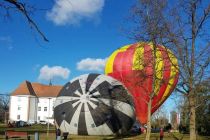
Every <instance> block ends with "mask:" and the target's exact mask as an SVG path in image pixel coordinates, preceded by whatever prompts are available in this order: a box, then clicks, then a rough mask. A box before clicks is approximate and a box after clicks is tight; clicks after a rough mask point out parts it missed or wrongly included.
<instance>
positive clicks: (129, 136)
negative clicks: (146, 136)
mask: <svg viewBox="0 0 210 140" xmlns="http://www.w3.org/2000/svg"><path fill="white" fill-rule="evenodd" d="M135 136H139V134H132V135H122V136H116V137H114V138H104V139H103V140H121V139H123V138H132V137H135Z"/></svg>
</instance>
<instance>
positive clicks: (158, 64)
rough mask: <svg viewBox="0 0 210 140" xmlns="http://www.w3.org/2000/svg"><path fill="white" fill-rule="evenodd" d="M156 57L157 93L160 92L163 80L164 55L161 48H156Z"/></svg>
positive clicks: (155, 90)
mask: <svg viewBox="0 0 210 140" xmlns="http://www.w3.org/2000/svg"><path fill="white" fill-rule="evenodd" d="M155 53H156V59H155V89H154V92H155V94H156V95H157V94H158V93H159V90H160V87H161V83H162V80H163V68H164V63H163V57H162V53H161V51H160V49H159V48H157V49H156V52H155Z"/></svg>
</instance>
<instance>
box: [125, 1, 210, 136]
mask: <svg viewBox="0 0 210 140" xmlns="http://www.w3.org/2000/svg"><path fill="white" fill-rule="evenodd" d="M132 16H133V17H132V20H131V21H132V23H133V25H134V26H133V30H131V31H130V33H129V34H130V37H131V38H133V39H135V40H137V41H152V42H154V43H155V44H163V45H164V46H167V47H169V48H170V49H172V50H173V52H174V53H175V54H176V56H177V57H178V59H179V67H180V69H179V72H180V80H179V84H178V86H177V88H176V90H177V91H178V92H180V93H182V94H183V95H184V96H186V98H187V100H188V102H189V104H188V106H189V112H190V117H189V118H190V140H195V139H196V126H195V125H196V121H195V119H196V115H195V111H196V98H197V89H198V88H199V86H200V85H201V81H203V80H204V79H207V78H208V77H209V75H208V72H209V70H210V68H209V63H210V56H209V53H210V36H209V32H208V30H207V29H208V28H209V17H210V3H209V2H208V1H200V0H191V1H187V0H184V1H183V0H180V1H179V0H177V1H173V2H170V3H168V2H167V0H139V1H138V2H137V4H136V5H135V6H134V7H132ZM148 117H149V116H148ZM148 119H149V118H148ZM146 139H148V137H147V138H146Z"/></svg>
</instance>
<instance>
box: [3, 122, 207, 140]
mask: <svg viewBox="0 0 210 140" xmlns="http://www.w3.org/2000/svg"><path fill="white" fill-rule="evenodd" d="M5 130H15V131H27V132H28V133H29V135H30V136H31V140H34V133H35V132H39V135H40V140H55V127H54V126H51V127H50V131H49V132H50V133H49V136H48V137H47V126H46V125H34V126H29V127H22V128H7V127H6V126H5V125H0V139H1V140H3V139H5V136H4V132H5ZM144 138H145V134H141V135H137V136H123V137H113V136H104V137H103V136H75V135H70V136H69V137H68V139H69V140H121V139H122V140H144ZM197 138H198V140H210V136H206V137H205V136H198V137H197ZM150 139H151V140H159V134H158V133H152V134H151V138H150ZM181 139H182V140H189V134H184V135H183V134H180V133H167V132H165V133H164V140H181Z"/></svg>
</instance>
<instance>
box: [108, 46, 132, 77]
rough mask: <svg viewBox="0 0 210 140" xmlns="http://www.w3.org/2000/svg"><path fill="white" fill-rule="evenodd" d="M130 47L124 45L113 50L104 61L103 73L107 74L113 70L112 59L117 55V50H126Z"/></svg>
mask: <svg viewBox="0 0 210 140" xmlns="http://www.w3.org/2000/svg"><path fill="white" fill-rule="evenodd" d="M129 47H130V45H126V46H124V47H122V48H119V49H117V50H116V51H114V52H113V53H112V54H111V56H110V57H109V58H108V60H107V62H106V67H105V74H109V73H112V72H113V65H114V60H115V57H116V56H117V54H118V53H119V52H124V51H126V50H127V49H128V48H129Z"/></svg>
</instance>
